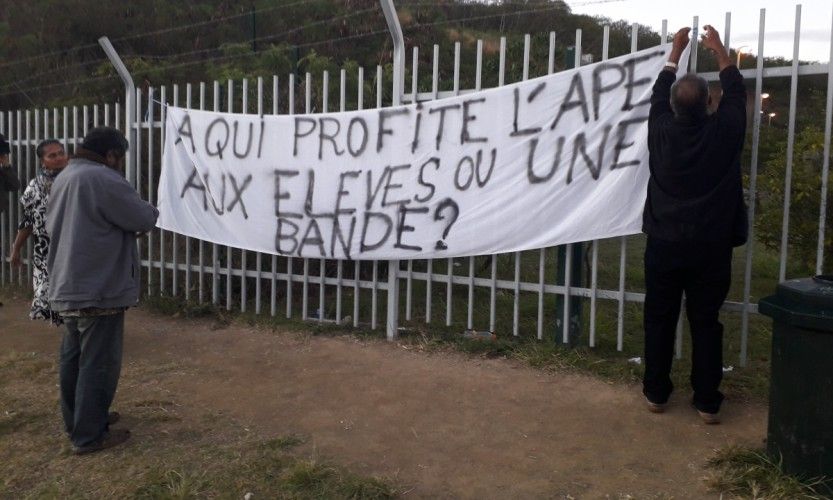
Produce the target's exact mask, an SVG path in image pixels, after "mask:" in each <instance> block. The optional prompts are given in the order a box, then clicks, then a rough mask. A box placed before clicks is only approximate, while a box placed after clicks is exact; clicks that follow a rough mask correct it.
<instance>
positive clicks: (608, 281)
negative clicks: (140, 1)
mask: <svg viewBox="0 0 833 500" xmlns="http://www.w3.org/2000/svg"><path fill="white" fill-rule="evenodd" d="M765 14H766V13H765V11H764V10H763V9H762V10H761V11H760V35H759V40H758V55H759V56H761V55H764V54H763V48H764V36H765V35H764V33H765ZM800 20H801V8H800V6H797V7H796V18H795V36H794V57H793V61H792V65H791V66H788V67H775V68H772V67H768V68H764V67H763V58H762V57H758V58H757V67H756V68H755V69H747V70H743V71H742V73H743V74H744V77H746V78H747V79H749V80H752V81H753V82H754V84H753V85H754V110H753V111H752V113H751V116H752V123H751V124H750V125H749V127H750V129H751V132H752V133H751V159H750V163H748V164H747V165H744V168H745V169H748V174H749V184H748V186H747V192H748V197H749V198H748V202H749V207H750V220H751V221H753V222H754V220H755V218H756V210H755V209H756V203H755V202H756V201H757V197H758V191H757V181H758V174H757V173H758V162H759V159H758V152H759V142H760V135H761V134H760V131H761V101H762V99H761V94H762V89H763V82H764V79H769V78H789V79H790V82H791V96H790V104H789V117H788V134H787V148H788V153H787V156H786V158H785V159H784V162H785V169H784V183H785V193H786V196H785V199H784V207H783V232H782V244H781V251H780V256H779V270H778V275H777V279H772V280H770V281H769V282H767V283H766V284H765V287H769V288H770V289H772V288H774V286H775V283H776V282H777V281H779V280H783V279H785V278H786V277H787V261H788V255H787V253H788V252H787V249H788V238H789V235H790V225H789V221H790V183H791V178H792V166H793V153H794V151H793V147H794V144H795V134H796V130H795V128H796V125H795V124H796V109H797V102H796V100H797V95H798V92H797V85H798V81H799V78H800V77H802V76H807V75H827V76H828V79H827V95H826V109H825V124H826V125H825V135H824V141H825V143H824V155H823V164H822V165H821V166H820V170H821V176H822V179H821V184H822V187H821V191H820V193H819V196H820V206H821V210H820V215H819V227H818V255H817V262H816V272H817V273H821V272H822V271H823V267H824V257H825V256H824V245H823V242H824V240H825V213H826V203H827V200H826V193H827V179H828V171H829V157H830V136H831V130H830V126H831V115H832V112H831V104H832V103H833V73H831V72H830V71H829V64H809V65H799V62H798V48H799V42H800ZM697 31H698V19H697V18H694V20H693V35H694V36H697ZM723 34H724V42H725V44H726V46H727V47H729V46H730V45H731V39H730V35H731V16H730V14H728V13H727V14H726V21H725V26H724V29H723ZM566 35H567V34H566V33H562V34H559V35H558V36H566ZM573 35H574V36H575V47H576V51H575V64H579V62H580V60H581V55H582V50H581V48H582V33H581V31H580V30H578V31H577V32H576V33H575V34H572V33H570V34H569V36H570V38H572V36H573ZM666 38H667V37H666V23H665V22H663V33H662V39H663V40H665V39H666ZM555 39H556V32H551V33H549V52H548V54H549V58H548V61H547V67H548V71H549V72H553V71H554V70H555ZM608 41H609V29H608V27H605V32H604V39H603V47H602V52H601V58H602V59H606V58H607V57H608V55H609V54H608V46H609V44H608ZM483 47H484V45H483V41H478V42H477V45H476V51H475V53H474V54H473V56H474V57H475V58H476V74H475V75H474V81H475V82H476V83H475V87H474V88H473V89H461V88H460V82H461V75H460V68H461V64H460V62H461V58H462V57H463V55H462V53H461V45H460V44H459V43H457V44H456V45H455V47H454V60H453V64H454V73H453V74H454V78H453V82H452V84H453V87H452V90H449V91H441V90H439V89H440V87H441V83H443V82H440V79H439V71H438V68H439V67H440V66H439V65H440V56H439V54H440V50H439V46H437V45H435V46H434V47H433V57H432V65H431V67H430V68H423V67H420V65H419V59H420V58H419V48H418V47H413V48H412V52H411V61H412V64H411V66H410V71H409V73H410V75H409V76H410V85H406V87H408V86H409V87H410V89H409V92H404V93H403V94H402V95H401V100H402V102H412V101H413V99H414V98H415V97H416V98H417V99H418V100H431V99H438V98H443V97H447V96H449V95H456V94H462V93H467V92H472V91H476V90H478V89H480V88H481V84H482V83H481V82H482V81H483V78H482V77H483V66H484V65H483V57H484V49H483ZM499 47H500V48H499V53H498V58H499V62H498V65H497V72H498V74H497V81H498V85H503V84H504V83H505V77H506V65H507V49H506V47H507V40H506V38H501V39H500V46H499ZM643 48H644V47H643ZM631 50H632V51H636V50H637V26H636V25H634V26H633V29H632V37H631ZM831 53H833V41H832V42H831ZM530 54H531V37H530V36H529V35H526V37H525V39H524V49H523V78H524V79H526V78H529V77H530V74H529V73H530ZM612 55H618V54H612ZM467 57H468V56H467ZM696 66H697V54H696V45H695V50H694V52H693V53H692V68H691V69H692V71H696V70H697V67H696ZM424 71H431V72H432V73H431V74H432V86H431V88H430V89H420V88H418V77H419V75H420V74H422V72H424ZM702 75H703V76H704V77H705V78H706V79H707V80H710V81H715V80H717V73H703V74H702ZM366 81H368V82H372V83H373V88H375V92H374V94H375V95H374V96H373V97H375V102H370V99H369V96H366V95H365V82H366ZM388 84H389V82H388ZM332 85H337V87H338V90H339V92H338V95H339V100H338V102H336V103H332V102H329V96H330V87H331V86H332ZM383 85H385V82H383V70H382V68H381V67H377V68H376V71H375V74H371V75H366V74H365V72H364V70H363V69H361V68H360V69H358V71H357V72H356V73H355V74H347V72H346V71H345V70H341V71H340V73H339V74H338V75H337V79H336V82H333V81H332V78H331V75H329V74H328V73H326V72H325V73H324V74H322V75H310V74H307V75H306V76H305V78H303V79H302V81H301V82H297V81H296V79H295V77H294V75H288V76H287V77H285V78H284V77H280V78H279V77H278V76H272V77H271V78H265V79H264V78H257V79H256V80H242V81H231V80H229V81H227V82H218V81H214V82H212V83H210V84H205V83H199V84H187V85H172V86H163V87H159V88H151V89H149V90H148V91H147V93H146V95H143V94H142V92H141V91H140V90H137V91H136V99H135V113H126V112H125V110H124V108H123V105H122V104H119V103H110V104H94V105H91V106H81V107H77V106H73V107H62V108H53V109H36V110H25V111H24V110H20V111H6V112H4V113H2V116H1V117H0V118H1V119H0V132H3V133H4V134H5V135H6V136H7V137H8V138H9V140H10V143H11V145H12V157H13V162H14V164H15V165H16V166H17V169H18V174H19V176H20V178H21V181H28V180H29V179H31V178H32V176H33V175H35V170H36V165H37V158H36V156H35V152H34V148H35V146H36V145H37V144H38V142H40V141H41V140H43V139H44V138H50V137H52V138H57V139H59V140H60V141H62V142H63V143H64V145H65V147H66V148H67V150H68V151H69V152H70V153H71V152H72V151H74V149H75V148H76V147H77V146H78V144H80V142H81V139H82V137H83V136H84V134H85V133H86V132H87V130H88V129H89V128H91V127H95V126H98V125H112V126H116V127H119V128H121V129H123V130H124V128H125V125H127V126H129V127H131V128H132V129H133V130H134V131H136V134H135V137H134V140H133V143H132V144H131V148H132V150H133V152H134V154H135V155H136V156H135V159H134V161H135V163H134V165H135V168H133V169H132V173H131V175H130V176H129V177H130V178H129V180H130V181H131V182H132V183H134V185H135V186H136V188H137V189H138V190H139V191H140V193H142V195H143V196H145V197H146V199H147V200H148V201H150V202H151V203H154V202H155V198H156V183H157V181H158V177H159V172H160V168H161V166H160V161H159V158H160V153H161V149H162V147H163V144H164V137H163V135H164V129H163V127H164V123H165V105H167V104H173V105H176V106H184V107H188V108H198V109H212V110H218V111H228V112H243V113H258V114H262V113H273V114H278V113H295V112H304V113H312V112H318V111H320V112H326V111H333V110H335V109H338V110H345V109H347V103H348V94H347V91H348V88H352V89H354V90H355V94H354V95H353V96H351V98H350V99H349V101H350V102H351V103H355V105H354V106H355V107H357V108H359V109H361V108H363V107H366V106H367V105H368V104H370V105H372V106H376V107H381V106H383V105H386V104H389V103H386V102H383V100H382V96H383V94H384V92H383V88H384V87H383ZM281 86H283V87H284V88H283V89H281ZM750 88H751V85H750ZM314 96H320V99H313V97H314ZM284 101H285V102H284ZM267 106H268V109H267ZM130 115H132V116H135V117H137V119H135V120H132V123H129V124H126V123H125V122H126V117H127V116H130ZM130 135H133V134H130ZM6 208H7V210H6V211H5V212H4V213H3V215H2V217H0V257H2V263H0V284H3V285H6V284H10V283H17V284H20V285H24V284H28V283H29V282H30V276H31V272H32V268H31V265H32V264H31V260H26V262H27V264H26V266H25V267H24V268H23V269H20V270H18V269H15V268H13V267H11V265H10V264H9V262H8V252H9V248H10V246H11V242H12V241H13V240H14V233H15V231H16V228H17V225H18V223H19V221H20V209H19V204H18V203H17V201H16V200H15V199H14V197H13V198H12V199H11V200H10V202H9V206H8V207H6ZM750 227H751V228H752V229H753V230H754V224H750ZM754 238H755V236H754V233H753V234H751V235H750V241H751V242H752V241H754ZM641 244H642V239H641V237H640V236H634V237H627V238H618V239H615V240H605V241H596V242H591V243H589V244H582V247H583V248H586V249H587V256H586V260H587V262H586V264H587V267H589V272H587V275H588V276H586V277H585V281H583V282H578V281H577V280H576V279H575V276H573V275H572V273H573V272H574V270H575V269H579V268H577V267H576V266H575V265H574V264H575V263H574V262H572V259H573V258H574V252H573V248H572V245H570V246H568V248H567V250H566V252H562V258H560V259H556V258H555V254H556V250H555V249H541V250H538V251H533V252H522V253H521V252H518V253H514V254H511V255H499V256H494V257H493V258H490V259H489V258H485V257H480V258H476V257H469V258H466V259H442V260H420V261H407V262H402V263H396V264H395V265H394V268H393V272H395V283H397V288H399V287H403V288H404V293H403V294H402V295H401V296H402V297H403V298H404V300H401V301H400V300H399V293H398V291H397V293H396V294H393V295H391V294H389V291H390V286H389V283H390V282H391V280H389V279H388V278H387V277H386V276H387V275H388V273H389V272H390V269H388V264H387V263H380V262H375V261H371V262H359V261H355V262H343V261H327V260H314V259H301V258H291V257H289V258H287V257H279V256H275V255H265V254H261V253H257V252H251V251H246V250H240V249H236V248H229V247H224V246H220V245H216V244H212V243H209V242H204V241H198V240H194V239H192V238H188V237H185V236H182V235H178V234H175V233H171V232H167V231H160V230H155V231H153V232H152V233H150V234H148V236H147V238H146V239H145V240H143V241H142V242H141V244H140V249H141V258H142V265H143V269H144V273H145V276H144V280H145V282H146V290H147V294H148V295H153V294H165V295H171V296H176V297H182V298H184V299H187V300H189V301H195V302H199V303H205V302H210V303H214V304H218V305H224V306H225V307H226V308H228V309H232V308H239V309H240V310H241V311H244V312H245V311H248V310H251V309H253V311H254V312H255V313H256V314H271V315H273V316H275V315H284V316H286V317H287V318H290V317H298V316H300V318H302V319H305V320H312V321H319V322H324V321H330V322H337V323H341V324H345V323H349V324H352V325H355V326H358V325H360V324H369V326H370V327H371V328H373V329H375V328H377V327H378V325H379V320H380V314H384V311H386V309H385V308H382V311H383V313H380V307H382V306H383V304H384V303H386V301H387V300H388V298H389V297H391V296H393V297H395V298H396V299H397V301H396V304H397V307H396V308H395V311H396V312H397V313H399V312H401V313H402V315H403V317H404V319H405V320H406V321H425V322H428V323H431V322H438V321H439V322H440V323H444V324H445V325H448V326H451V325H459V326H461V327H462V326H463V324H464V325H465V327H466V328H476V329H488V330H490V331H497V332H498V333H501V334H507V335H509V334H511V335H514V336H520V335H534V336H535V337H537V338H538V339H544V338H545V337H551V338H555V339H557V340H558V341H564V342H567V341H568V340H569V337H570V335H571V333H570V332H571V328H575V325H574V324H573V325H571V321H563V320H560V319H559V318H557V317H558V316H560V317H561V318H570V317H571V311H575V306H574V304H575V303H576V301H582V302H583V303H582V306H581V308H582V309H583V310H584V311H583V316H584V318H585V321H586V323H585V324H583V325H582V326H581V330H582V331H583V336H582V338H583V340H582V342H586V343H587V344H589V346H591V347H592V346H595V345H597V344H599V343H601V342H608V343H610V344H612V343H615V345H616V348H617V349H618V350H622V349H623V345H624V343H625V336H626V335H632V334H638V333H641V323H639V317H638V316H639V313H638V308H634V307H632V306H630V307H629V304H637V305H638V304H639V303H641V302H643V301H644V292H643V286H642V284H641V265H640V262H641V255H639V253H638V250H634V246H636V247H639V246H640V245H641ZM31 249H32V243H31V240H30V242H29V248H28V252H31ZM755 249H756V245H754V244H748V245H746V247H745V248H744V249H743V251H742V252H740V251H737V252H736V254H742V255H738V256H737V257H739V258H740V257H742V259H740V260H739V259H738V258H736V262H741V263H742V265H743V270H744V272H743V290H742V292H741V293H739V294H737V293H736V294H735V296H734V297H730V300H729V301H727V302H726V304H725V307H724V310H725V311H728V312H730V313H732V314H739V315H740V326H739V328H738V330H739V331H738V332H737V334H738V335H739V339H738V340H739V350H738V353H739V362H740V364H741V365H744V364H745V363H746V361H747V358H748V353H747V345H748V338H749V331H750V315H751V314H756V313H757V304H756V302H755V300H756V298H755V297H753V293H752V286H753V281H754V280H753V262H754V258H755V256H756V254H755ZM739 250H740V249H739ZM27 255H28V254H27ZM559 266H560V267H561V268H562V275H561V279H560V281H559V280H557V279H556V275H557V274H558V273H557V267H559ZM629 270H631V272H630V273H629ZM635 272H636V273H635ZM556 297H558V298H560V300H559V302H557V303H556V304H553V302H555V301H554V298H556ZM368 301H369V307H368ZM461 304H462V305H461ZM556 307H557V308H558V310H556ZM443 313H444V314H443ZM397 316H398V314H393V318H391V314H390V312H388V313H387V319H388V322H390V321H393V324H392V325H390V326H391V327H392V328H393V329H394V331H396V330H395V328H396V326H397V325H398V323H397ZM533 316H534V318H533ZM637 330H638V331H637ZM678 332H679V333H682V320H681V322H680V325H679V328H678ZM572 335H575V332H573V333H572ZM682 337H683V336H682V335H678V336H677V354H678V356H680V355H681V353H682Z"/></svg>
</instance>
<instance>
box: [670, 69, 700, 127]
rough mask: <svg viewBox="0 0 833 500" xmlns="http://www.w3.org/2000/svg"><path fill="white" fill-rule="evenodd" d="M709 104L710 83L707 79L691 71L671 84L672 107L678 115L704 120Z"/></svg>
mask: <svg viewBox="0 0 833 500" xmlns="http://www.w3.org/2000/svg"><path fill="white" fill-rule="evenodd" d="M708 106H709V84H708V83H707V82H706V80H705V79H703V78H701V77H699V76H697V75H695V74H693V73H689V74H687V75H685V76H683V77H682V78H680V79H678V80H677V81H676V82H674V85H672V86H671V109H672V110H674V115H675V116H677V117H680V118H681V117H687V118H693V119H695V120H702V119H703V118H705V117H706V112H707V110H708Z"/></svg>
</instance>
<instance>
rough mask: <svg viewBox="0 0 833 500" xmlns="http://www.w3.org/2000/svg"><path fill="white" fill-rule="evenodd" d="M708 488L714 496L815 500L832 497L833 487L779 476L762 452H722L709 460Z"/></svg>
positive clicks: (776, 466) (777, 468)
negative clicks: (719, 494) (717, 494)
mask: <svg viewBox="0 0 833 500" xmlns="http://www.w3.org/2000/svg"><path fill="white" fill-rule="evenodd" d="M708 468H709V469H711V475H710V477H709V478H708V479H707V480H708V483H709V487H710V488H711V489H712V490H714V491H715V492H717V493H721V494H724V495H732V496H734V497H737V498H754V499H760V500H765V499H766V500H782V499H783V500H800V499H805V500H816V499H823V498H830V495H833V489H831V487H833V483H828V484H827V485H825V483H824V481H823V479H822V478H800V477H795V476H790V475H787V474H784V473H783V472H781V467H780V463H779V461H778V460H776V459H773V458H772V457H770V456H769V455H767V454H766V452H764V451H763V450H750V449H746V448H737V447H732V448H725V449H722V450H719V451H718V452H717V453H716V454H715V456H714V457H712V458H711V459H709V461H708Z"/></svg>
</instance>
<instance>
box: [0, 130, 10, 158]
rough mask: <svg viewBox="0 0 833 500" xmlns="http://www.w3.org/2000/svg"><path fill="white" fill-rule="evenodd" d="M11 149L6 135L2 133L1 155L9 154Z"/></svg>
mask: <svg viewBox="0 0 833 500" xmlns="http://www.w3.org/2000/svg"><path fill="white" fill-rule="evenodd" d="M10 151H11V149H9V143H8V142H7V141H6V136H4V135H3V134H0V155H7V154H9V152H10Z"/></svg>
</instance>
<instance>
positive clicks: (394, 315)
mask: <svg viewBox="0 0 833 500" xmlns="http://www.w3.org/2000/svg"><path fill="white" fill-rule="evenodd" d="M379 3H380V4H381V5H382V11H384V13H385V20H386V21H387V23H388V30H390V35H391V38H392V39H393V97H392V99H393V102H392V103H391V105H393V106H398V105H399V104H400V103H401V102H402V92H403V91H404V74H405V40H404V37H403V36H402V26H400V24H399V16H398V15H397V14H396V7H394V5H393V0H379ZM387 317H388V319H387V327H386V329H385V331H386V335H387V338H388V340H394V339H396V338H397V336H398V335H399V261H398V260H391V261H388V315H387Z"/></svg>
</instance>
